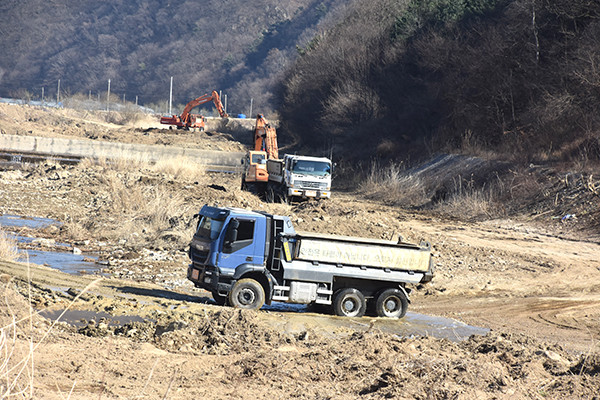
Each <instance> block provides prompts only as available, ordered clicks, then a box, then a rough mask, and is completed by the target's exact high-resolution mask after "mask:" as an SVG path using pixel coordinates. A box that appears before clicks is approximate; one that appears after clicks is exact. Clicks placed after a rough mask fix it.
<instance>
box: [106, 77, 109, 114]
mask: <svg viewBox="0 0 600 400" xmlns="http://www.w3.org/2000/svg"><path fill="white" fill-rule="evenodd" d="M108 110H110V79H109V80H108V90H107V91H106V111H108Z"/></svg>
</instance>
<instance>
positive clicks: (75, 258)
mask: <svg viewBox="0 0 600 400" xmlns="http://www.w3.org/2000/svg"><path fill="white" fill-rule="evenodd" d="M19 252H20V253H24V252H27V256H26V255H25V254H23V255H22V256H21V257H19V261H21V262H26V261H29V262H30V263H33V264H38V265H45V266H47V267H50V268H54V269H58V270H60V271H62V272H66V273H67V274H74V275H77V274H95V273H97V272H99V271H100V269H101V268H100V266H98V264H96V262H95V261H94V262H91V261H85V260H87V259H94V260H95V259H96V258H95V257H92V256H87V255H86V256H82V255H81V254H73V253H63V252H60V251H43V250H19Z"/></svg>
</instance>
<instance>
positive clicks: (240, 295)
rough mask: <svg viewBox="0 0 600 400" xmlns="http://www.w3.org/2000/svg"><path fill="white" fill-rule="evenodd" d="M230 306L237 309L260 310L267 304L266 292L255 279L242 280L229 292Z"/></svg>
mask: <svg viewBox="0 0 600 400" xmlns="http://www.w3.org/2000/svg"><path fill="white" fill-rule="evenodd" d="M229 304H231V306H232V307H235V308H244V309H247V310H258V309H259V308H261V307H262V306H263V305H264V304H265V290H264V289H263V287H262V286H261V284H260V283H258V282H257V281H255V280H254V279H251V278H245V279H240V280H239V281H237V282H236V283H235V284H234V285H233V288H232V289H231V291H230V292H229Z"/></svg>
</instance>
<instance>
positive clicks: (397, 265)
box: [187, 206, 434, 318]
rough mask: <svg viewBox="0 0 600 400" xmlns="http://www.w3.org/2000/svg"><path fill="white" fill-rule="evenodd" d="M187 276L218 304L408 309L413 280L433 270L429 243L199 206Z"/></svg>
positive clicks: (396, 312)
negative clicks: (319, 230) (323, 231)
mask: <svg viewBox="0 0 600 400" xmlns="http://www.w3.org/2000/svg"><path fill="white" fill-rule="evenodd" d="M198 216H199V217H200V220H199V222H198V226H197V229H196V233H195V234H194V236H193V239H192V242H191V243H190V251H189V256H190V259H191V264H190V265H189V267H188V271H187V276H188V279H190V280H191V281H192V282H193V283H194V284H195V285H196V287H200V288H203V289H206V290H208V291H210V292H211V293H212V295H213V298H214V299H215V301H216V302H217V303H218V304H226V303H229V304H230V305H232V306H234V307H239V308H248V309H258V308H261V307H262V306H263V304H265V303H267V304H270V303H271V302H272V301H282V302H288V303H297V304H319V305H322V306H327V307H330V308H331V311H333V313H335V314H336V315H340V316H351V317H359V316H362V315H364V313H365V312H366V310H367V309H369V310H373V313H374V314H375V315H377V316H382V317H396V318H401V317H403V316H404V314H405V313H406V310H407V307H408V303H409V299H410V297H409V295H410V292H411V289H410V288H409V287H407V285H410V284H419V283H426V282H429V281H431V279H432V278H433V273H434V267H433V263H432V258H431V246H430V245H429V244H428V243H426V242H422V243H420V244H419V245H416V244H410V243H404V242H400V243H396V242H390V241H385V240H374V239H362V238H353V237H346V236H331V235H318V234H312V233H310V234H309V233H296V231H295V230H294V227H293V225H292V222H291V221H290V219H289V218H288V217H285V216H277V215H271V214H268V213H265V212H254V211H247V210H242V209H236V208H218V207H210V206H204V207H203V208H202V210H201V211H200V213H199V214H198Z"/></svg>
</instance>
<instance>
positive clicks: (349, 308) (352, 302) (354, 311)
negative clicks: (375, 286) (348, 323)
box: [333, 288, 367, 317]
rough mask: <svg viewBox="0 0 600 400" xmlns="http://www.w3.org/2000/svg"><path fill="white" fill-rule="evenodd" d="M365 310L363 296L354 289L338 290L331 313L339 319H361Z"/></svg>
mask: <svg viewBox="0 0 600 400" xmlns="http://www.w3.org/2000/svg"><path fill="white" fill-rule="evenodd" d="M366 308H367V303H366V301H365V296H363V294H362V293H361V292H360V291H359V290H357V289H354V288H345V289H340V290H339V291H338V292H337V293H336V295H335V296H334V299H333V312H334V313H335V315H338V316H340V317H362V316H363V315H365V309H366Z"/></svg>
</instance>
